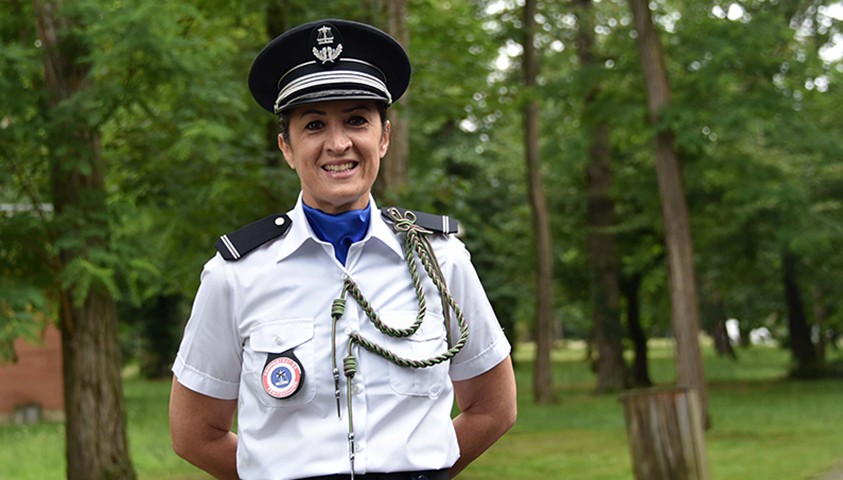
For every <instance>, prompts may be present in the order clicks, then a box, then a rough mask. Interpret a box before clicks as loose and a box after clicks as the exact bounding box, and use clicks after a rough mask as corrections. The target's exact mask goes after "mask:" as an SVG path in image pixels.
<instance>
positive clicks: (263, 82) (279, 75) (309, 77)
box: [249, 19, 411, 113]
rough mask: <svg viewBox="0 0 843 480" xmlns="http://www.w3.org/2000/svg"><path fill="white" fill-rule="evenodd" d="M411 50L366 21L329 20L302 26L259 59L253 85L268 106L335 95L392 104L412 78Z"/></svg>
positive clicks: (329, 98) (269, 46)
mask: <svg viewBox="0 0 843 480" xmlns="http://www.w3.org/2000/svg"><path fill="white" fill-rule="evenodd" d="M410 75H411V67H410V60H409V58H408V57H407V54H406V52H405V51H404V49H403V48H402V47H401V45H399V44H398V42H396V41H395V39H393V38H392V37H390V36H389V35H388V34H386V33H384V32H383V31H381V30H378V29H377V28H375V27H372V26H370V25H366V24H364V23H359V22H353V21H349V20H341V19H326V20H320V21H317V22H311V23H306V24H303V25H299V26H298V27H295V28H293V29H291V30H288V31H287V32H284V33H282V34H281V35H279V36H278V37H276V38H275V39H274V40H272V41H271V42H269V43H268V44H267V45H266V46H265V47H264V48H263V50H261V52H260V53H259V54H258V56H257V57H256V58H255V61H254V63H253V64H252V69H251V72H250V73H249V90H251V92H252V96H254V97H255V100H256V101H257V102H258V104H260V106H261V107H263V108H264V109H266V110H268V111H270V112H273V113H280V112H283V111H286V110H289V109H291V108H294V107H296V106H299V105H305V104H308V103H316V102H325V101H333V100H352V99H354V100H374V101H378V102H383V103H385V104H386V105H387V106H389V105H390V104H392V103H393V102H395V101H396V100H398V98H399V97H401V95H403V94H404V92H405V91H406V90H407V85H408V84H409V83H410Z"/></svg>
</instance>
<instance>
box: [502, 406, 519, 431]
mask: <svg viewBox="0 0 843 480" xmlns="http://www.w3.org/2000/svg"><path fill="white" fill-rule="evenodd" d="M517 420H518V402H516V401H515V398H513V399H512V402H511V403H510V405H509V408H508V409H506V414H505V415H504V418H503V422H502V424H503V431H504V432H507V431H509V429H511V428H512V427H514V426H515V422H516V421H517Z"/></svg>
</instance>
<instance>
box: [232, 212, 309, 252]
mask: <svg viewBox="0 0 843 480" xmlns="http://www.w3.org/2000/svg"><path fill="white" fill-rule="evenodd" d="M292 224H293V222H292V220H290V217H288V216H287V215H270V216H268V217H266V218H263V219H261V220H258V221H257V222H254V223H250V224H249V225H246V226H245V227H243V228H241V229H239V230H237V231H235V232H232V233H229V234H228V235H223V236H221V237H220V239H219V240H217V243H216V245H215V246H216V247H217V251H218V252H220V255H222V258H224V259H226V260H228V261H236V260H240V259H241V258H243V257H245V256H246V255H247V254H248V253H249V252H251V251H252V250H254V249H256V248H258V247H260V246H261V245H263V244H264V243H266V242H268V241H270V240H272V239H273V238H278V237H280V236H281V235H284V234H285V233H287V230H289V228H290V226H291V225H292Z"/></svg>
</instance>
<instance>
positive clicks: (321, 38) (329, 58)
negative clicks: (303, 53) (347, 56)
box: [313, 25, 342, 65]
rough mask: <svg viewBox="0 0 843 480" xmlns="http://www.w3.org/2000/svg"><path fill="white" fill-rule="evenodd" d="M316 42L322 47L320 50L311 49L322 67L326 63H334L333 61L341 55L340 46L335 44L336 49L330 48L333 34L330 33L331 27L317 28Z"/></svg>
mask: <svg viewBox="0 0 843 480" xmlns="http://www.w3.org/2000/svg"><path fill="white" fill-rule="evenodd" d="M316 42H317V43H318V44H319V45H324V46H323V47H322V48H316V47H313V56H314V57H316V58H317V59H318V60H319V61H321V62H322V65H325V64H326V63H328V62H331V63H334V61H335V60H336V59H338V58H339V57H340V54H341V53H342V44H341V43H339V44H337V46H336V48H334V47H333V46H332V45H333V44H334V34H333V32H332V31H331V27H329V26H328V25H323V26H321V27H319V34H318V35H317V37H316Z"/></svg>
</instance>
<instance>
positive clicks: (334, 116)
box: [278, 100, 390, 214]
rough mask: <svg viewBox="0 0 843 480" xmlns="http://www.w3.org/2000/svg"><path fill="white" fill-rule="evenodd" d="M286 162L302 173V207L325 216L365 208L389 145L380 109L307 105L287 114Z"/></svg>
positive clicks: (363, 104) (358, 104) (360, 104)
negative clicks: (315, 210) (314, 209)
mask: <svg viewBox="0 0 843 480" xmlns="http://www.w3.org/2000/svg"><path fill="white" fill-rule="evenodd" d="M289 119H290V122H289V127H290V128H289V131H290V136H289V140H288V141H285V140H284V138H283V137H282V136H281V135H279V136H278V146H279V148H280V149H281V152H282V153H283V154H284V160H286V161H287V164H289V165H290V167H292V168H293V169H295V170H296V173H298V176H299V179H300V180H301V189H302V199H303V200H304V203H306V204H307V205H308V206H310V207H313V208H318V209H319V210H322V211H323V212H325V213H332V214H334V213H340V212H344V211H348V210H354V209H361V208H365V207H366V205H367V204H368V203H369V193H370V191H371V190H372V185H373V184H374V183H375V178H377V176H378V169H379V168H380V159H381V158H383V156H384V155H385V154H386V150H387V147H389V128H390V127H389V123H388V122H387V123H386V124H385V126H384V124H382V122H381V117H380V113H379V110H378V105H377V104H376V103H374V102H371V101H360V100H349V101H340V102H323V103H314V104H311V105H303V106H301V107H298V108H296V109H294V110H293V111H292V112H291V113H290V114H289Z"/></svg>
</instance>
